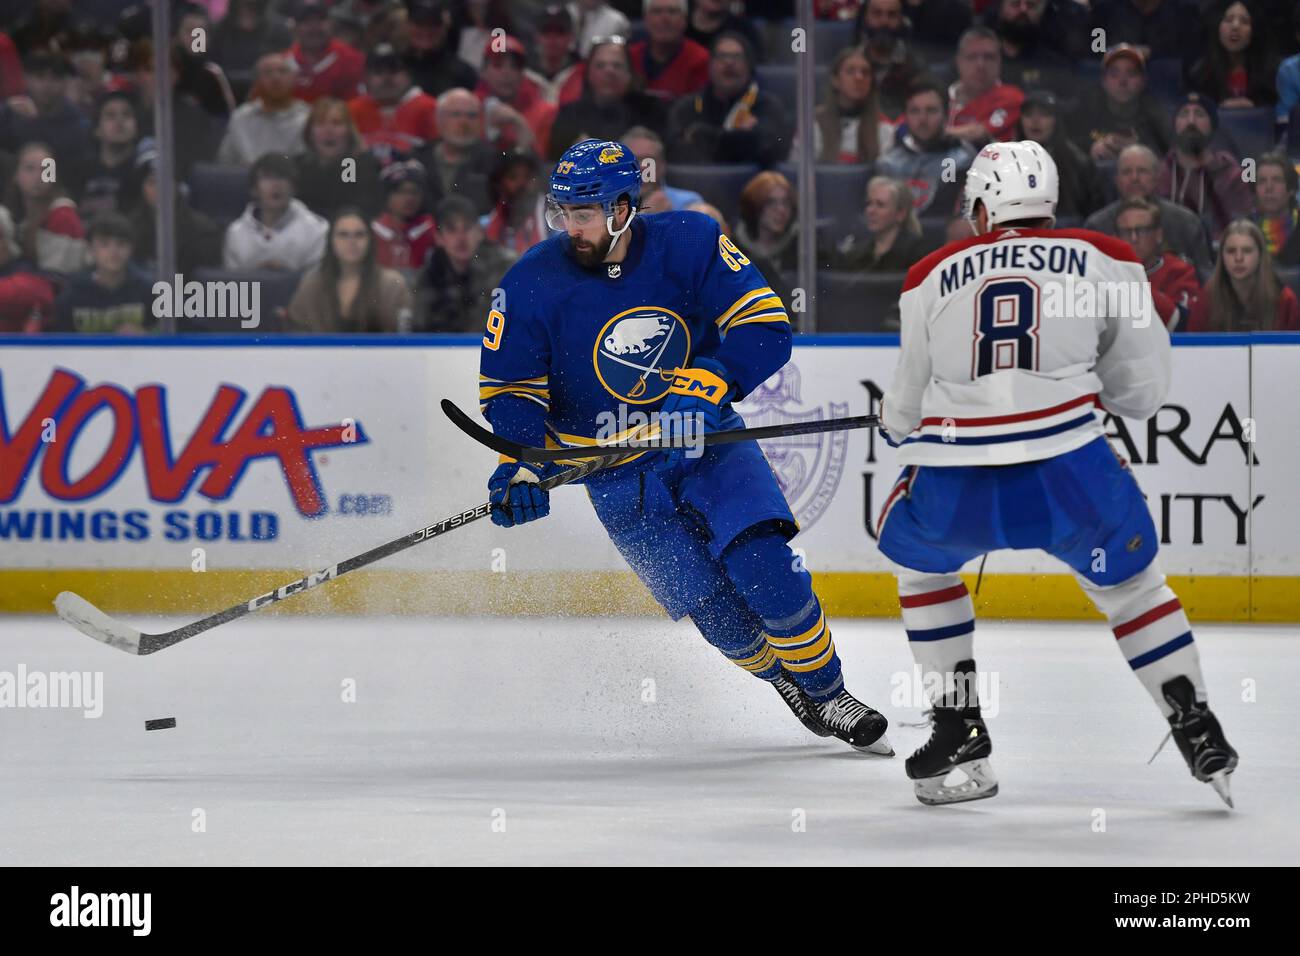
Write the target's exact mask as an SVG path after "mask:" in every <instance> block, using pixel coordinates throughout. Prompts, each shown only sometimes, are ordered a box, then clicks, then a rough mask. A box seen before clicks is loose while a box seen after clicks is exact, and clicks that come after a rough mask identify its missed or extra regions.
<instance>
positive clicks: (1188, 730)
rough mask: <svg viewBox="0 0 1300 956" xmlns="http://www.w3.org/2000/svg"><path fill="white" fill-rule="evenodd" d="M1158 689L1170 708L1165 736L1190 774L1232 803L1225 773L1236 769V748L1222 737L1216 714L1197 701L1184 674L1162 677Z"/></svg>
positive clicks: (1226, 801)
mask: <svg viewBox="0 0 1300 956" xmlns="http://www.w3.org/2000/svg"><path fill="white" fill-rule="evenodd" d="M1160 693H1161V694H1163V695H1164V698H1165V701H1166V702H1167V703H1168V704H1169V706H1170V707H1172V708H1173V709H1174V713H1173V716H1171V717H1170V718H1169V736H1172V737H1173V738H1174V741H1175V742H1176V743H1177V744H1178V750H1179V751H1180V752H1181V753H1182V755H1183V759H1184V760H1186V761H1187V767H1188V769H1189V770H1191V771H1192V776H1193V777H1195V778H1196V779H1197V780H1200V781H1201V782H1202V783H1208V784H1209V785H1210V786H1211V787H1213V788H1214V792H1215V793H1217V794H1218V795H1219V796H1220V797H1222V798H1223V802H1224V803H1226V804H1227V805H1228V806H1230V807H1232V806H1234V804H1233V802H1232V791H1231V789H1230V787H1229V784H1228V776H1229V775H1230V774H1231V773H1232V772H1233V771H1234V770H1236V769H1237V751H1235V750H1233V749H1232V745H1231V744H1229V743H1228V741H1227V739H1226V738H1225V737H1224V735H1223V728H1222V727H1220V726H1219V721H1218V718H1216V717H1215V716H1214V714H1213V713H1211V712H1210V708H1209V707H1208V706H1207V705H1206V704H1204V703H1201V702H1198V701H1197V699H1196V690H1195V688H1193V687H1192V682H1191V681H1190V680H1188V679H1187V678H1186V677H1181V676H1180V677H1175V678H1174V679H1173V680H1170V681H1166V682H1165V683H1164V684H1163V685H1161V687H1160ZM1168 739H1169V737H1166V738H1165V740H1168ZM1163 746H1164V742H1163V741H1162V742H1161V747H1163ZM1159 752H1160V751H1159V750H1157V751H1156V753H1159ZM1152 759H1155V758H1154V757H1153V758H1152Z"/></svg>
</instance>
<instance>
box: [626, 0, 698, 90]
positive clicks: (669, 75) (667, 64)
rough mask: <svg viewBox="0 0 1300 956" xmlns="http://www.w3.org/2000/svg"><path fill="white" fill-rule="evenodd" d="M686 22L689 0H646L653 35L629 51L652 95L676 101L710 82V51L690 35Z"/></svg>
mask: <svg viewBox="0 0 1300 956" xmlns="http://www.w3.org/2000/svg"><path fill="white" fill-rule="evenodd" d="M686 25H687V20H686V0H646V5H645V26H646V33H647V34H649V36H648V38H647V39H645V40H638V41H637V42H636V43H633V44H632V45H631V46H629V47H628V50H627V52H628V55H629V56H630V57H631V59H632V69H633V70H635V71H636V74H637V76H639V77H641V78H642V80H644V81H645V91H646V92H647V93H649V94H650V95H651V96H658V97H660V98H661V99H664V100H666V101H672V100H675V99H677V98H679V97H682V96H687V95H689V94H691V93H698V92H699V91H700V90H702V89H704V87H705V86H706V85H707V84H708V82H709V51H708V50H706V49H705V48H704V47H702V46H700V45H699V44H698V43H696V42H695V41H694V40H689V39H687V38H686Z"/></svg>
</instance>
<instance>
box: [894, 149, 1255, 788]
mask: <svg viewBox="0 0 1300 956" xmlns="http://www.w3.org/2000/svg"><path fill="white" fill-rule="evenodd" d="M1057 182H1058V180H1057V172H1056V165H1055V163H1054V162H1053V161H1052V158H1051V156H1049V155H1048V154H1047V152H1046V151H1045V150H1044V149H1043V148H1042V147H1041V146H1039V145H1038V144H1037V143H1033V142H1020V143H992V144H990V145H988V146H986V147H984V149H983V150H982V151H981V152H980V154H979V155H978V156H977V157H976V159H975V161H974V163H973V165H972V166H971V169H970V171H969V173H968V174H967V177H966V188H965V198H964V215H965V216H966V218H967V219H969V220H970V221H971V223H972V225H973V226H974V230H975V236H974V237H973V238H970V239H966V240H963V241H961V242H956V243H952V244H949V245H947V246H945V247H944V248H942V249H940V250H939V251H937V252H935V253H933V254H932V255H930V256H928V257H926V258H925V259H923V260H922V261H920V262H918V263H917V264H916V265H914V266H913V267H912V269H911V270H910V271H909V272H908V275H907V281H906V283H905V285H904V289H903V294H902V297H901V299H900V307H901V311H902V333H901V335H902V350H901V354H900V357H899V364H898V369H897V371H896V372H895V375H894V378H893V381H892V382H891V384H890V387H889V389H888V391H887V392H886V393H885V397H884V400H883V405H882V408H881V419H882V422H883V425H884V428H885V431H886V434H887V437H888V439H889V440H890V443H891V444H893V445H895V446H897V447H898V448H899V460H900V461H901V462H902V463H903V464H904V465H905V466H906V467H905V468H904V469H903V473H902V475H901V476H900V478H899V479H898V482H897V484H895V485H894V487H893V489H892V490H891V492H890V493H889V494H888V495H887V497H886V500H885V503H884V506H883V508H882V509H881V513H880V518H879V521H878V524H877V533H878V539H879V543H880V550H881V551H882V552H883V553H884V554H885V555H886V556H887V557H888V558H889V559H890V560H891V561H893V562H894V563H895V564H896V565H898V595H899V603H900V605H901V606H902V616H903V625H904V627H905V628H906V630H907V636H908V642H909V644H910V646H911V648H912V652H913V654H914V656H915V658H916V661H917V664H918V665H919V666H920V668H921V670H922V673H923V674H924V675H926V680H927V686H928V687H937V686H939V684H938V677H936V676H931V675H941V677H942V685H941V686H942V692H941V693H940V694H937V695H936V697H935V699H934V700H933V701H932V710H931V721H932V727H933V730H932V734H931V737H930V740H929V741H928V742H927V743H926V744H925V746H923V747H921V748H920V749H919V750H917V751H916V753H914V754H913V755H912V756H911V757H910V758H909V759H908V760H907V764H906V767H907V774H908V776H909V777H910V778H912V780H913V781H914V786H915V789H916V795H917V798H918V799H919V800H920V801H921V802H922V803H926V804H942V803H954V802H958V801H963V800H977V799H980V798H983V797H991V796H993V795H994V794H996V793H997V786H998V785H997V781H996V779H995V778H994V775H993V772H992V769H991V767H990V764H989V754H990V753H991V752H992V746H991V743H990V740H989V735H988V729H987V728H986V727H985V725H984V721H983V720H982V718H981V716H980V706H979V699H978V694H977V692H976V681H975V662H974V651H973V643H974V632H975V619H974V608H973V605H972V602H971V597H970V594H969V593H968V592H967V589H966V586H965V584H963V583H962V580H961V578H960V577H958V575H957V572H958V570H959V569H960V568H961V567H962V566H963V565H965V564H966V563H967V562H968V561H970V560H972V559H973V558H976V557H979V556H980V555H983V554H987V553H988V552H990V551H994V550H999V549H1003V548H1015V549H1025V548H1039V549H1042V550H1044V551H1046V552H1048V553H1049V554H1051V555H1053V556H1055V557H1056V558H1058V559H1060V560H1061V561H1063V562H1064V563H1065V564H1067V565H1068V566H1069V567H1070V568H1071V569H1073V571H1074V572H1075V575H1076V576H1077V577H1078V579H1079V582H1080V584H1082V586H1083V588H1084V591H1085V592H1086V593H1087V594H1088V596H1089V597H1090V598H1091V599H1092V601H1093V602H1094V603H1095V604H1096V606H1097V607H1098V609H1099V610H1101V612H1102V613H1103V614H1105V615H1106V617H1107V619H1108V620H1109V622H1110V626H1111V628H1112V629H1113V630H1114V633H1115V637H1116V639H1117V644H1118V647H1119V650H1120V652H1121V653H1122V654H1123V655H1124V657H1125V659H1126V660H1127V662H1128V664H1129V666H1130V667H1131V668H1132V669H1133V672H1134V673H1135V674H1136V675H1137V677H1138V679H1139V680H1140V681H1141V682H1142V685H1143V686H1144V687H1145V688H1146V689H1147V690H1148V691H1149V692H1150V694H1151V696H1152V698H1153V699H1154V700H1155V702H1156V705H1157V706H1158V707H1159V708H1160V710H1161V712H1162V713H1163V714H1164V715H1165V717H1166V718H1167V719H1168V721H1169V728H1170V734H1171V735H1172V736H1173V738H1174V740H1175V741H1176V742H1177V745H1178V748H1179V750H1180V751H1181V752H1182V755H1183V757H1184V758H1185V759H1186V761H1187V764H1188V766H1189V767H1190V768H1191V771H1192V774H1193V775H1194V776H1195V777H1196V779H1197V780H1202V781H1207V782H1209V783H1211V784H1212V785H1213V786H1214V788H1215V789H1216V790H1217V791H1218V793H1219V794H1220V796H1222V797H1223V799H1224V800H1225V801H1226V802H1227V803H1228V805H1229V806H1231V805H1232V799H1231V795H1230V793H1229V787H1228V774H1230V773H1232V771H1233V770H1234V769H1235V767H1236V765H1237V754H1236V751H1234V750H1233V749H1232V747H1231V746H1230V745H1229V744H1228V742H1227V740H1226V739H1225V738H1224V735H1223V731H1222V729H1221V728H1220V726H1219V722H1218V721H1217V720H1216V719H1215V717H1214V715H1213V714H1212V713H1211V712H1210V710H1209V708H1208V707H1207V705H1206V693H1205V682H1204V680H1203V679H1202V677H1201V667H1200V661H1199V658H1198V655H1197V650H1196V644H1195V643H1194V641H1193V639H1192V629H1191V626H1190V624H1189V623H1188V620H1187V615H1186V613H1185V612H1184V611H1183V607H1182V605H1181V604H1180V603H1179V600H1178V598H1177V596H1176V595H1175V594H1174V592H1173V591H1172V590H1170V588H1169V586H1168V585H1167V584H1166V582H1165V576H1164V574H1163V573H1162V572H1161V570H1160V568H1159V565H1158V561H1157V557H1156V552H1157V549H1158V543H1157V537H1156V531H1155V527H1154V525H1153V523H1152V520H1151V515H1150V513H1149V511H1148V510H1147V506H1146V502H1145V500H1144V499H1143V497H1142V494H1141V491H1140V490H1139V489H1138V485H1137V482H1136V480H1135V479H1134V478H1133V475H1132V474H1131V472H1130V471H1129V470H1128V468H1127V467H1126V466H1125V465H1124V464H1122V463H1121V461H1120V460H1119V458H1118V457H1117V456H1116V455H1115V454H1114V452H1113V451H1112V450H1111V448H1110V446H1109V444H1108V443H1107V441H1106V438H1105V437H1104V433H1103V430H1102V413H1103V412H1111V413H1113V414H1115V415H1122V416H1126V417H1131V418H1139V419H1142V418H1147V417H1149V416H1151V415H1152V414H1154V413H1155V411H1156V410H1157V409H1158V408H1159V406H1160V404H1161V402H1162V401H1163V400H1164V397H1165V394H1166V391H1167V390H1168V386H1169V377H1170V345H1169V335H1168V333H1167V332H1166V330H1165V327H1164V324H1163V323H1162V322H1161V321H1160V320H1159V318H1158V317H1157V316H1156V313H1155V306H1154V303H1153V301H1152V298H1151V291H1150V286H1149V284H1148V283H1147V281H1146V274H1145V272H1144V270H1143V267H1142V263H1141V262H1140V261H1139V260H1138V258H1137V256H1136V255H1135V254H1134V253H1133V250H1132V248H1130V247H1129V246H1128V245H1127V244H1126V243H1124V242H1121V241H1120V240H1117V239H1114V238H1111V237H1109V236H1104V235H1102V234H1100V233H1097V232H1092V231H1089V230H1082V229H1062V230H1057V229H1052V228H1051V226H1052V224H1053V223H1054V222H1055V211H1056V201H1057ZM1167 739H1168V738H1167V737H1166V740H1167Z"/></svg>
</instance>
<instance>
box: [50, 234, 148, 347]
mask: <svg viewBox="0 0 1300 956" xmlns="http://www.w3.org/2000/svg"><path fill="white" fill-rule="evenodd" d="M133 242H134V237H133V233H132V231H131V223H129V222H128V221H127V219H126V217H125V216H122V215H120V214H118V213H106V214H105V215H103V216H100V217H99V218H98V219H96V220H94V221H93V222H92V223H91V224H90V260H91V266H90V268H89V269H87V270H85V271H84V272H78V273H76V274H75V275H73V276H71V277H69V279H68V284H67V286H66V287H65V288H64V289H63V292H62V293H60V295H59V298H58V301H57V302H56V303H55V305H54V316H55V317H54V324H53V326H51V328H50V331H51V332H90V333H98V334H104V333H117V334H119V335H139V334H141V333H143V332H152V331H154V330H155V329H156V327H157V325H158V320H157V319H156V318H155V317H154V314H153V285H152V283H151V282H150V281H149V280H148V279H146V278H144V277H143V276H140V275H137V274H136V273H134V272H132V271H131V268H130V262H131V246H132V243H133Z"/></svg>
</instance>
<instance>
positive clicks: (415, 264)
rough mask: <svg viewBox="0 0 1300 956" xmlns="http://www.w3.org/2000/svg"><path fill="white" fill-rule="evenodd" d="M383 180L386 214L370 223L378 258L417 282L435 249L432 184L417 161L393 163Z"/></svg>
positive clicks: (381, 214) (381, 263) (387, 169)
mask: <svg viewBox="0 0 1300 956" xmlns="http://www.w3.org/2000/svg"><path fill="white" fill-rule="evenodd" d="M380 178H381V181H382V182H383V184H384V192H385V199H384V211H383V212H382V213H380V215H379V218H378V219H376V220H375V221H374V222H372V223H371V224H370V228H371V231H372V232H373V233H374V234H375V235H374V243H375V259H376V260H377V261H378V262H379V264H380V265H381V266H383V267H384V268H386V269H396V270H398V271H399V272H400V273H401V274H402V276H403V277H405V278H406V279H408V280H413V279H414V277H415V274H416V273H417V272H418V271H419V270H420V269H422V268H423V267H424V264H425V262H426V261H428V258H429V253H430V252H431V251H432V250H433V241H434V231H433V217H432V216H430V215H429V214H428V212H426V211H425V203H426V200H427V198H428V193H429V182H428V179H427V178H426V176H425V171H424V167H423V166H422V165H421V164H420V163H419V162H417V161H416V160H414V159H408V160H404V161H402V162H398V163H392V164H390V165H389V166H388V167H387V168H385V169H384V172H383V174H382V176H381V177H380Z"/></svg>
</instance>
